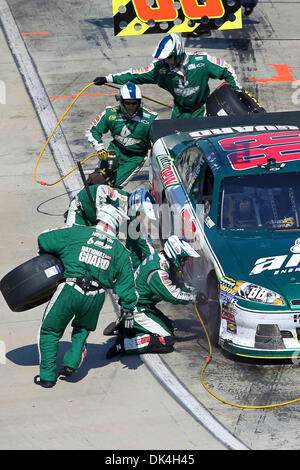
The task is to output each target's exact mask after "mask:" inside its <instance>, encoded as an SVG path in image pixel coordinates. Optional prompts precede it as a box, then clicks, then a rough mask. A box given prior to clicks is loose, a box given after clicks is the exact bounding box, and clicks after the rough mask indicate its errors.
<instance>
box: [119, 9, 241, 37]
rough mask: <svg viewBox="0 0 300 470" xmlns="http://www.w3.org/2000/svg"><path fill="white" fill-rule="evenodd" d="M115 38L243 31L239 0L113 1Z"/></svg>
mask: <svg viewBox="0 0 300 470" xmlns="http://www.w3.org/2000/svg"><path fill="white" fill-rule="evenodd" d="M112 10H113V19H114V34H115V36H139V35H141V34H157V33H167V32H170V33H183V32H192V31H195V30H197V31H199V30H211V29H240V28H242V12H241V2H240V0H235V1H228V0H206V1H204V2H199V1H198V0H177V1H176V2H174V0H156V1H155V2H154V0H152V2H151V1H149V0H112Z"/></svg>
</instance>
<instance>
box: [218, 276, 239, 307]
mask: <svg viewBox="0 0 300 470" xmlns="http://www.w3.org/2000/svg"><path fill="white" fill-rule="evenodd" d="M219 286H220V300H222V302H228V303H231V304H235V303H236V302H237V300H236V298H235V297H236V294H237V291H238V285H237V283H236V281H235V280H234V279H231V278H228V277H223V278H221V279H220V284H219Z"/></svg>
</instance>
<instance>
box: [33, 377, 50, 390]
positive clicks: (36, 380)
mask: <svg viewBox="0 0 300 470" xmlns="http://www.w3.org/2000/svg"><path fill="white" fill-rule="evenodd" d="M33 380H34V383H35V384H36V385H40V386H41V387H44V388H51V387H54V385H55V382H53V381H52V380H42V379H41V377H40V376H39V375H36V376H35V377H34V379H33Z"/></svg>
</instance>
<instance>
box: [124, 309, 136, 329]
mask: <svg viewBox="0 0 300 470" xmlns="http://www.w3.org/2000/svg"><path fill="white" fill-rule="evenodd" d="M123 315H124V316H123V321H124V326H125V328H128V329H130V328H133V325H134V314H133V312H123Z"/></svg>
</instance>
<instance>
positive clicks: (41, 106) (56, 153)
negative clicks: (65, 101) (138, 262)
mask: <svg viewBox="0 0 300 470" xmlns="http://www.w3.org/2000/svg"><path fill="white" fill-rule="evenodd" d="M0 19H1V24H2V29H3V33H4V35H5V37H6V40H7V44H8V46H9V48H10V51H11V53H12V55H13V57H14V60H15V62H16V65H17V67H18V69H19V72H20V74H21V76H22V78H23V81H24V84H25V86H26V88H27V91H28V94H29V96H30V98H31V101H32V103H33V106H34V108H35V110H36V113H37V116H38V118H39V120H40V123H41V126H42V129H43V131H44V134H45V136H46V138H48V137H49V135H50V134H51V132H52V131H53V129H54V127H55V126H56V124H57V120H58V119H57V116H56V114H55V111H54V109H53V107H52V104H51V102H50V100H49V97H48V95H47V93H46V90H45V88H44V86H43V83H42V81H41V79H40V77H39V74H38V71H37V69H36V67H35V65H34V63H33V60H32V58H31V57H30V54H29V52H28V50H27V48H26V45H25V43H24V40H23V38H22V36H21V33H20V31H19V29H18V26H17V24H16V22H15V20H14V17H13V15H12V13H11V11H10V8H9V6H8V4H7V2H6V0H0ZM49 147H50V149H51V151H52V155H53V157H54V161H55V163H56V166H57V168H58V171H59V173H60V174H61V175H65V174H66V173H68V172H69V171H70V170H72V168H73V167H74V160H73V157H72V153H71V150H70V148H69V145H68V144H67V141H66V139H65V136H64V134H63V131H62V129H61V127H60V126H59V127H58V128H57V130H56V132H55V134H54V136H53V137H52V139H51V141H50V142H49ZM37 157H38V156H37ZM63 183H64V184H65V187H66V189H67V190H69V189H68V188H67V185H69V188H78V187H81V186H82V182H81V179H80V176H79V175H76V174H75V173H71V174H70V175H69V176H68V183H67V184H66V183H65V180H63ZM71 191H73V189H71Z"/></svg>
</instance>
